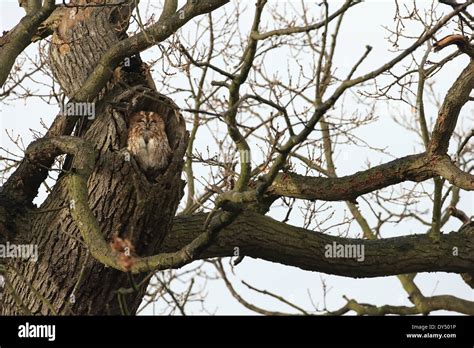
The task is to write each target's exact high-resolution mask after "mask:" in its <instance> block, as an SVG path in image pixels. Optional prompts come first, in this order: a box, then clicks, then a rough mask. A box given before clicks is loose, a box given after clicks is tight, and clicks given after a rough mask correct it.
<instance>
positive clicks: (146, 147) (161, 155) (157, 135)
mask: <svg viewBox="0 0 474 348" xmlns="http://www.w3.org/2000/svg"><path fill="white" fill-rule="evenodd" d="M127 148H128V151H129V152H130V153H131V154H132V155H133V156H134V157H135V159H136V160H137V162H138V164H139V165H140V167H141V168H142V169H143V170H144V171H145V172H148V173H150V172H155V171H158V170H163V169H165V168H166V167H167V166H168V162H169V159H170V156H171V148H170V145H169V142H168V136H167V135H166V131H165V122H164V120H163V117H162V116H161V115H160V114H158V113H156V112H152V111H139V112H136V113H134V114H133V115H131V118H130V126H129V130H128V144H127Z"/></svg>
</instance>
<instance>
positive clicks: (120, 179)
mask: <svg viewBox="0 0 474 348" xmlns="http://www.w3.org/2000/svg"><path fill="white" fill-rule="evenodd" d="M132 3H133V1H132ZM129 10H130V8H128V7H126V6H123V7H122V8H121V10H120V11H117V10H116V9H115V10H112V9H111V8H105V9H104V8H103V7H89V8H86V9H79V10H76V9H74V8H71V10H69V13H66V15H65V16H64V17H63V19H62V21H61V23H60V24H59V27H58V28H57V29H56V31H55V33H54V35H53V38H52V43H51V47H50V65H51V69H52V71H53V73H54V75H55V79H56V80H57V81H59V83H60V84H61V87H62V88H63V90H64V91H65V93H66V95H67V97H68V98H73V96H74V93H75V92H76V91H77V90H78V89H79V88H80V87H81V85H82V83H83V82H84V81H85V79H86V78H87V77H88V76H89V74H90V73H91V71H92V70H93V68H94V67H95V66H96V64H97V62H98V61H99V59H100V57H101V56H102V54H103V53H104V52H105V51H106V50H107V49H108V48H110V46H112V45H113V44H115V43H116V42H117V41H119V40H120V39H121V38H123V36H124V35H125V34H124V31H125V30H124V26H123V25H122V24H123V23H128V20H129V13H130V11H129ZM130 62H131V64H130V65H129V64H125V65H123V66H122V67H121V68H117V69H116V71H115V73H114V79H113V80H112V81H110V82H109V84H108V85H107V86H106V87H105V88H104V89H103V90H102V91H101V93H100V94H99V96H98V97H97V98H96V99H95V100H93V101H90V102H92V103H94V105H95V119H94V120H92V121H89V120H86V119H84V118H83V120H82V121H83V122H78V126H76V130H75V134H76V135H79V136H81V137H82V138H84V139H86V141H87V142H89V143H90V144H91V145H92V146H94V148H95V149H96V150H97V152H98V154H99V156H98V159H97V161H96V165H95V168H94V170H93V173H92V175H91V176H90V178H89V181H88V191H89V205H90V207H91V208H92V209H93V212H94V214H95V216H96V218H97V220H98V222H99V225H100V228H101V231H102V233H103V234H104V237H105V238H106V239H108V240H110V238H111V237H112V236H113V235H118V236H120V237H122V238H128V239H130V240H131V241H132V243H133V245H134V247H135V250H136V253H137V254H138V255H139V256H147V255H151V254H155V253H157V252H158V251H159V249H160V244H161V242H162V241H163V239H164V237H165V236H166V234H167V233H168V231H169V230H170V228H171V225H172V220H173V217H174V216H175V212H176V209H177V207H178V203H179V201H180V199H181V197H182V195H183V186H184V185H183V181H182V180H181V170H182V164H183V163H182V158H183V155H184V152H185V148H186V141H187V134H186V131H185V126H184V120H183V118H182V116H181V115H180V114H179V112H177V110H176V106H175V105H174V103H173V102H172V101H170V100H167V98H166V97H163V96H161V95H159V94H158V93H157V92H156V89H154V85H153V83H151V82H150V78H149V75H148V74H149V73H148V72H147V69H146V67H145V66H144V64H143V63H142V62H141V60H140V58H139V57H131V59H130ZM144 91H145V92H147V93H148V95H150V94H151V95H152V97H153V98H149V97H143V92H144ZM117 105H120V106H121V107H120V108H117V107H116V106H117ZM137 110H149V111H156V112H159V113H160V114H162V115H164V117H165V122H166V131H167V133H168V137H169V140H170V145H171V148H172V149H173V151H174V153H173V159H172V161H171V164H170V166H169V167H168V169H167V170H166V172H164V173H163V174H162V175H160V176H159V177H157V178H156V182H149V181H148V180H147V179H146V178H145V176H144V175H143V174H142V173H141V172H140V171H139V169H137V168H138V167H137V166H136V165H134V162H133V159H132V160H131V161H129V160H128V159H127V156H124V153H123V151H121V150H122V149H124V148H125V147H126V134H127V115H128V114H129V113H130V112H131V111H137ZM72 161H73V159H72V158H68V159H67V160H66V164H65V166H64V169H65V170H67V169H68V168H70V164H71V163H72ZM66 175H67V172H64V173H62V174H61V175H60V177H59V179H58V181H57V183H56V184H55V186H54V188H53V189H52V192H51V193H50V194H49V196H48V198H47V199H46V200H45V202H44V203H43V204H42V205H41V207H40V208H39V209H33V210H31V211H30V212H29V214H27V216H26V218H25V219H24V220H23V221H22V222H21V223H20V224H18V225H17V226H16V227H17V228H16V232H17V233H16V240H15V242H16V243H17V244H19V243H22V242H23V243H28V244H31V243H34V244H37V245H38V254H39V258H38V260H37V262H25V261H21V260H20V261H19V260H9V261H8V262H7V263H6V269H7V272H6V279H8V280H9V282H10V285H11V286H9V288H10V289H12V290H13V291H14V292H13V293H10V292H9V291H5V294H4V301H3V303H2V305H1V313H2V314H3V315H13V314H27V313H31V314H54V313H57V314H76V315H80V314H82V315H93V314H111V315H112V314H121V313H130V314H133V313H135V312H136V310H137V309H138V306H139V304H140V302H141V299H142V297H143V293H144V290H145V289H146V285H147V283H148V281H147V280H145V281H143V280H144V279H147V278H145V277H146V274H141V275H139V276H133V281H134V282H135V283H136V284H138V285H139V287H138V288H136V287H132V282H131V279H132V278H131V276H130V275H129V274H127V273H125V272H120V271H116V270H112V269H110V268H106V267H105V266H103V265H102V264H100V263H99V262H97V261H95V260H94V259H93V257H92V256H88V251H87V248H86V247H85V246H84V245H83V243H82V242H81V235H80V233H79V230H78V228H77V226H76V224H75V222H74V221H73V220H72V218H71V214H70V210H69V204H70V198H69V197H68V193H67V191H68V190H67V187H66V185H65V180H63V179H64V178H65V176H66ZM142 281H143V282H142ZM141 282H142V283H141ZM139 283H141V284H139ZM32 288H33V289H34V290H33V291H32ZM121 288H127V289H133V288H135V290H131V291H128V292H127V294H125V295H124V294H123V291H119V290H120V289H121ZM19 298H21V299H22V301H21V302H22V303H20V301H19V300H16V299H19Z"/></svg>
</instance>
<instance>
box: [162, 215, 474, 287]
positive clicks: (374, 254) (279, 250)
mask: <svg viewBox="0 0 474 348" xmlns="http://www.w3.org/2000/svg"><path fill="white" fill-rule="evenodd" d="M206 216H207V215H206V214H200V215H192V216H178V217H176V218H175V222H174V226H173V230H172V232H171V233H169V234H168V235H167V237H166V239H165V241H164V250H163V252H169V251H173V250H177V249H179V248H181V247H182V246H183V245H186V244H187V243H189V242H190V241H191V240H193V239H194V238H195V237H196V236H197V235H198V234H199V233H201V232H200V231H201V230H202V226H203V225H204V221H205V219H206ZM333 243H336V245H344V246H345V245H351V246H352V245H360V246H363V247H364V260H363V261H361V262H359V261H357V260H356V259H355V258H328V257H325V250H326V246H328V245H330V246H332V245H334V244H333ZM236 248H238V249H236ZM236 250H238V252H239V254H240V255H245V256H250V257H253V258H259V259H263V260H267V261H272V262H277V263H280V264H284V265H288V266H294V267H299V268H301V269H303V270H308V271H318V272H323V273H328V274H335V275H340V276H346V277H354V278H362V277H382V276H389V275H397V274H406V273H418V272H455V273H463V272H467V271H472V269H474V227H472V226H470V227H469V229H468V230H465V229H463V232H462V233H458V232H451V233H449V234H442V235H441V238H440V240H439V243H433V240H432V239H430V238H429V237H428V236H427V235H425V234H419V235H409V236H404V237H396V238H387V239H380V240H361V239H349V238H340V237H334V236H329V235H326V234H323V233H319V232H315V231H311V230H306V229H303V228H298V227H294V226H291V225H288V224H285V223H281V222H278V221H276V220H274V219H272V218H270V217H266V216H263V215H260V214H257V213H253V212H245V213H242V215H240V216H239V217H238V218H237V219H236V220H235V221H234V222H233V223H232V224H231V225H229V226H227V227H226V228H225V229H223V230H222V231H221V232H220V233H219V235H218V237H217V239H216V241H215V242H214V243H213V245H212V246H210V247H209V248H208V249H207V250H205V251H204V252H203V254H202V255H201V258H212V257H226V256H234V255H235V253H236Z"/></svg>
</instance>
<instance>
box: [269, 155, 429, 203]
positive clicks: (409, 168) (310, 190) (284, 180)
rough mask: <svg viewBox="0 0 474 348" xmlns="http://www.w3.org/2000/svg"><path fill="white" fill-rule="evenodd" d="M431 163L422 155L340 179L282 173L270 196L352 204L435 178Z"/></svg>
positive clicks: (403, 158)
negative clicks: (404, 184) (401, 185)
mask: <svg viewBox="0 0 474 348" xmlns="http://www.w3.org/2000/svg"><path fill="white" fill-rule="evenodd" d="M429 164H430V163H429V160H427V158H426V155H425V154H424V153H422V154H417V155H411V156H406V157H402V158H399V159H396V160H394V161H391V162H388V163H384V164H381V165H378V166H375V167H373V168H370V169H367V170H364V171H360V172H357V173H355V174H352V175H348V176H343V177H338V178H326V177H311V176H304V175H299V174H294V173H283V174H279V175H278V176H277V178H276V179H275V181H274V182H273V185H272V186H271V187H270V189H269V190H268V193H269V194H272V195H277V196H286V197H293V198H301V199H309V200H315V199H319V200H324V201H353V200H355V199H356V198H357V197H359V196H361V195H363V194H366V193H369V192H373V191H375V190H378V189H381V188H384V187H387V186H390V185H395V184H398V183H401V182H403V181H408V180H411V181H417V182H419V181H424V180H427V179H429V178H432V177H433V176H434V175H436V174H435V172H434V171H433V170H432V169H431V166H430V165H429Z"/></svg>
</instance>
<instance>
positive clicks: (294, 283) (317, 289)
mask: <svg viewBox="0 0 474 348" xmlns="http://www.w3.org/2000/svg"><path fill="white" fill-rule="evenodd" d="M151 3H152V5H157V6H158V5H159V4H161V1H151ZM242 3H244V1H242ZM253 3H254V2H253V1H251V2H250V1H249V4H250V5H249V6H248V7H247V10H246V11H245V12H244V13H243V16H242V18H241V22H240V25H241V27H242V31H244V32H247V31H248V29H249V21H250V20H251V17H252V15H253V11H254V8H253ZM269 3H270V5H271V4H274V3H275V1H269ZM278 3H279V4H280V6H281V4H282V3H283V1H278ZM335 3H336V2H332V1H331V2H330V4H331V6H330V9H332V10H334V9H335V8H336V7H338V6H339V3H340V2H337V4H335ZM417 3H418V1H417ZM420 3H423V4H424V5H426V6H429V5H430V4H431V2H422V1H420ZM147 5H148V1H146V0H142V1H141V5H140V6H141V9H142V12H143V13H145V12H146V10H147V8H148V11H152V10H153V8H152V7H147ZM228 6H232V5H228ZM440 10H444V11H445V12H446V11H447V9H445V8H443V7H440ZM0 11H1V15H0V30H1V31H3V30H9V29H11V28H12V27H13V26H14V25H15V24H16V23H17V22H18V20H19V19H20V18H21V16H22V15H23V13H22V10H21V9H20V8H19V7H18V4H17V1H16V0H7V1H5V0H2V1H1V2H0ZM219 13H220V12H219V11H216V12H215V13H214V14H213V15H214V16H216V17H215V18H217V17H218V16H219ZM393 16H394V5H393V2H392V1H367V2H366V3H364V4H361V5H358V6H356V7H355V8H353V9H351V10H350V11H349V12H348V14H347V15H346V17H345V20H344V23H343V26H342V31H341V33H340V44H339V45H340V46H338V47H340V49H341V50H343V51H344V52H346V53H345V54H339V55H336V66H340V68H341V69H344V68H347V67H349V66H350V64H352V63H353V62H354V61H355V60H356V59H357V58H358V57H359V56H360V55H361V54H362V52H363V51H364V49H365V45H371V46H372V47H373V51H372V52H371V54H370V56H369V59H368V60H367V62H365V63H364V65H363V66H361V70H360V72H359V73H363V72H364V71H369V70H372V69H373V68H374V67H376V66H380V65H382V64H383V63H384V62H386V61H388V60H389V59H390V56H391V55H392V54H393V53H391V52H390V51H389V50H390V49H391V46H390V45H389V44H388V42H387V39H386V37H387V32H386V31H385V30H384V29H383V28H382V26H393V23H394V21H393ZM156 17H158V13H157V15H156ZM192 30H193V24H192V23H189V24H188V25H187V26H186V27H185V28H184V29H183V30H182V35H186V34H187V33H188V32H189V31H192ZM419 33H420V28H416V27H414V28H413V35H414V36H415V35H418V34H419ZM440 36H441V35H440ZM405 47H406V46H405ZM35 49H36V46H31V47H29V48H28V49H27V51H26V52H27V54H30V55H32V56H33V55H35V54H37V53H36V51H35ZM446 51H447V52H446V53H445V52H443V54H442V56H444V55H445V54H448V53H449V52H452V50H451V49H447V50H446ZM448 51H449V52H448ZM155 54H156V51H154V50H153V49H151V50H149V51H147V52H146V53H145V54H143V57H144V58H145V60H146V59H151V58H152V57H153V56H154V55H155ZM466 62H467V59H465V58H458V59H457V60H456V61H455V62H452V63H450V65H449V66H448V68H447V69H443V71H442V72H441V73H440V74H439V75H437V77H436V84H435V85H434V87H435V90H436V92H437V93H438V94H439V95H440V96H443V95H444V94H445V93H446V91H447V89H448V88H449V87H450V86H451V84H452V82H453V81H454V79H455V78H456V76H457V75H458V74H459V72H460V71H461V69H462V68H463V67H464V66H465V65H466ZM288 64H289V63H288V57H284V56H275V57H274V60H273V61H272V67H273V68H274V69H275V70H277V71H282V72H283V71H286V70H287V68H288ZM400 69H403V68H400ZM180 81H181V80H179V77H177V80H176V82H175V83H176V84H179V83H181V82H180ZM182 83H185V80H184V79H183V82H182ZM28 84H29V85H31V87H32V88H33V89H38V90H39V89H40V88H41V86H39V85H38V84H34V83H32V82H28ZM176 102H177V103H178V105H179V106H181V107H183V108H184V107H185V106H186V105H185V104H184V100H176ZM347 107H350V108H353V109H354V112H356V111H357V110H360V111H361V112H363V111H364V110H366V108H364V106H360V105H357V103H355V102H352V103H351V102H348V104H347V105H346V108H347ZM57 112H58V108H57V106H56V105H48V104H47V103H45V102H44V101H42V100H40V99H38V98H31V99H29V100H28V101H27V103H25V102H24V101H23V100H6V104H0V146H2V147H3V148H6V149H8V150H10V151H12V152H15V153H18V154H21V152H20V151H19V150H18V149H16V148H15V147H14V146H13V144H12V143H11V141H10V140H9V139H8V137H7V136H6V133H5V130H8V131H10V132H12V133H13V134H15V135H20V136H21V137H22V138H23V142H24V143H25V144H28V143H29V141H31V139H32V134H31V132H30V129H36V130H41V129H42V128H41V125H40V120H43V121H44V122H45V123H46V124H47V125H49V124H50V123H51V122H52V120H53V118H54V116H55V115H56V114H57ZM410 112H411V110H410V109H409V108H408V107H407V106H405V105H403V104H402V103H384V104H380V105H379V106H378V108H377V113H378V116H379V120H378V121H377V122H375V123H373V124H371V125H369V126H366V127H362V128H361V129H359V130H357V135H358V136H360V137H361V138H363V139H365V140H366V141H368V142H370V144H371V145H372V146H374V147H386V148H388V150H389V151H390V153H391V154H392V155H395V156H403V155H408V154H412V153H416V152H420V150H421V147H420V145H419V140H418V139H416V138H415V137H414V136H413V135H412V134H409V133H407V131H406V130H405V129H403V128H402V127H400V126H399V125H397V124H396V123H395V122H394V121H393V119H392V116H394V115H401V114H404V113H410ZM427 113H428V115H429V117H430V118H431V119H433V118H435V117H436V109H435V108H434V107H432V106H429V105H428V106H427ZM468 114H469V115H472V107H470V108H468V107H466V108H465V109H464V110H463V115H468ZM189 129H190V126H189V125H188V130H189ZM200 132H201V133H200V134H198V140H197V143H196V148H197V149H201V150H203V149H205V148H206V146H208V145H209V144H208V142H207V141H206V139H207V136H206V130H202V131H200ZM253 145H254V146H255V144H253ZM341 149H342V150H341V151H342V152H340V153H338V161H337V165H338V173H339V175H344V174H349V173H353V172H355V171H357V170H361V169H363V168H366V162H367V161H368V160H369V161H370V163H372V164H378V163H381V162H385V161H388V160H390V158H389V157H387V156H382V155H380V154H378V153H375V152H369V151H367V150H365V149H363V148H358V147H350V148H347V149H345V148H341ZM201 174H202V175H207V173H204V172H203V173H199V172H197V173H196V175H197V176H198V175H201ZM44 197H45V195H44V193H43V194H41V195H40V196H39V197H38V198H37V199H36V200H35V202H36V203H40V202H41V201H42V200H43V199H44ZM331 206H334V207H337V209H338V211H339V213H340V214H341V216H342V215H343V212H344V209H346V207H345V205H344V204H343V203H331ZM361 207H362V209H363V211H364V210H365V209H366V207H364V206H363V204H362V205H361ZM460 207H461V208H462V209H464V210H465V211H466V212H467V213H468V214H469V215H472V214H473V212H474V197H473V195H472V193H471V194H467V193H464V196H463V199H462V202H461V204H460ZM281 214H282V211H281V210H279V209H275V211H273V212H272V213H271V215H272V216H273V217H275V218H279V217H280V218H281V216H279V215H281ZM289 223H291V224H293V225H299V226H301V224H302V219H301V217H300V216H298V215H297V214H295V215H294V216H292V217H291V219H290V221H289ZM457 228H459V223H458V222H457V221H454V222H453V223H451V224H448V225H447V226H446V227H445V228H443V230H444V231H451V230H455V229H457ZM336 232H337V231H336ZM420 232H423V230H420V228H419V225H418V224H414V223H412V224H403V225H400V226H397V225H392V226H389V227H388V228H387V229H385V230H384V235H383V236H384V237H390V236H396V235H406V234H411V233H420ZM350 235H351V236H360V229H359V228H358V226H357V225H356V224H352V227H351V234H350ZM394 262H395V260H394ZM235 274H236V275H235V276H232V277H231V279H232V280H233V282H234V284H235V285H236V288H237V289H238V290H241V291H242V294H243V295H244V296H245V297H246V298H247V299H248V300H249V301H250V302H254V303H256V304H258V305H259V306H261V307H263V308H266V309H268V310H275V311H278V310H280V311H289V310H290V309H289V308H288V307H285V306H283V305H281V304H278V303H277V302H275V301H274V300H272V299H270V298H268V297H264V296H260V295H255V294H254V293H252V292H249V291H248V290H247V289H245V288H244V287H243V286H241V285H239V279H244V280H245V281H247V282H248V283H250V284H252V285H254V286H255V287H257V288H260V289H268V290H270V291H273V292H275V293H277V294H279V295H281V296H283V297H287V298H288V299H289V300H291V301H294V302H295V303H296V304H298V305H299V306H301V307H303V308H308V309H311V308H312V307H311V303H310V301H309V298H308V291H310V292H311V295H312V298H313V300H314V301H315V302H316V303H321V301H322V298H323V297H322V286H321V280H322V279H324V280H325V282H326V284H327V286H328V287H329V288H330V289H331V290H330V292H329V294H328V296H327V299H326V300H327V304H328V307H329V308H330V309H337V308H339V307H340V306H342V305H344V303H345V301H344V300H343V298H342V296H343V295H346V296H348V297H349V298H353V299H355V300H357V301H359V302H364V303H371V304H375V305H383V304H392V305H410V304H411V303H410V302H409V301H408V300H407V296H406V293H405V292H404V291H403V288H402V286H401V284H400V282H399V281H398V279H397V278H396V277H381V278H374V279H350V278H345V277H339V276H333V275H327V274H320V273H317V272H306V271H302V270H300V269H298V268H295V267H288V266H283V265H279V264H274V263H270V262H266V261H262V260H255V259H251V258H245V259H244V261H243V262H242V263H241V264H240V265H239V266H237V267H236V268H235ZM416 283H417V284H418V285H419V286H420V287H421V289H422V291H423V293H424V295H426V296H430V295H441V294H451V295H455V296H458V297H461V298H464V299H469V300H473V299H474V294H473V292H472V289H470V288H469V287H468V286H467V285H466V284H465V283H464V282H462V281H461V280H460V277H459V275H453V274H447V273H436V274H426V273H425V274H420V275H418V277H417V278H416ZM207 289H208V296H207V300H206V308H208V309H209V310H210V311H213V312H216V313H218V314H249V313H251V312H250V311H248V310H246V309H245V308H243V307H242V306H241V305H240V304H239V303H238V302H237V301H236V300H235V299H233V298H232V297H231V296H230V294H229V293H228V291H227V290H226V288H225V286H224V284H223V282H222V281H212V282H210V283H209V284H208V285H207ZM193 312H194V313H200V307H199V306H197V305H196V306H195V307H194V308H193ZM144 313H151V308H150V309H149V310H147V311H145V312H144ZM438 313H441V312H438Z"/></svg>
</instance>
